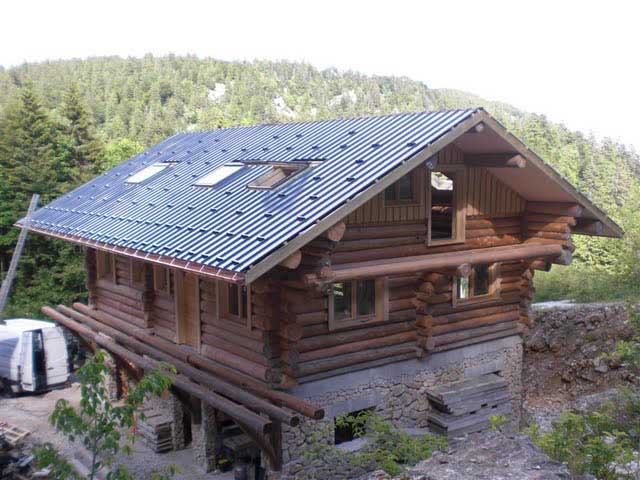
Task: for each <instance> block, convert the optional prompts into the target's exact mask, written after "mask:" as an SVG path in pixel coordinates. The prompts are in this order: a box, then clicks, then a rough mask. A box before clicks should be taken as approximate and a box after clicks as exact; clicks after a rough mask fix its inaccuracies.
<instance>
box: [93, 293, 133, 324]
mask: <svg viewBox="0 0 640 480" xmlns="http://www.w3.org/2000/svg"><path fill="white" fill-rule="evenodd" d="M95 301H96V302H97V303H98V304H101V305H106V306H108V307H110V308H112V309H114V310H117V311H118V312H120V313H122V314H123V315H127V316H128V317H133V318H138V319H140V322H142V323H141V324H144V322H145V320H144V305H143V304H142V303H140V304H138V305H137V306H132V305H127V304H126V303H124V302H122V301H119V300H117V299H114V298H110V297H106V296H104V295H102V294H99V295H97V296H96V298H95Z"/></svg>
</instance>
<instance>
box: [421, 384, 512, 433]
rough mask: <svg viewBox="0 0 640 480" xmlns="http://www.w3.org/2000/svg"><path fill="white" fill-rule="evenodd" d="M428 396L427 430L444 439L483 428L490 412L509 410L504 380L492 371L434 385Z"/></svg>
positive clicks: (489, 416) (488, 419)
mask: <svg viewBox="0 0 640 480" xmlns="http://www.w3.org/2000/svg"><path fill="white" fill-rule="evenodd" d="M427 397H428V399H429V403H430V404H431V406H432V408H433V409H432V410H431V411H430V412H429V413H428V419H429V429H431V430H432V431H434V432H435V433H438V434H441V435H444V436H446V437H447V438H454V437H458V436H461V435H464V434H467V433H473V432H479V431H482V430H484V429H486V428H487V427H488V426H489V424H490V423H491V416H492V415H508V414H510V413H511V396H510V394H509V390H508V388H507V382H506V380H505V379H503V378H502V377H500V376H498V375H496V374H493V373H491V374H488V375H483V376H481V377H475V378H470V379H467V380H463V381H461V382H455V383H450V384H447V385H442V386H438V387H435V388H433V389H431V390H429V391H427Z"/></svg>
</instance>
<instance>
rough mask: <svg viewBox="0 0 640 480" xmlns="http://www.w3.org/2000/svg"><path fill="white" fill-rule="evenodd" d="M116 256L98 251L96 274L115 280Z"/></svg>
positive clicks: (99, 276)
mask: <svg viewBox="0 0 640 480" xmlns="http://www.w3.org/2000/svg"><path fill="white" fill-rule="evenodd" d="M115 271H116V269H115V257H114V256H113V255H112V254H110V253H107V252H101V251H97V252H96V274H97V276H98V278H104V279H105V280H109V281H111V282H115Z"/></svg>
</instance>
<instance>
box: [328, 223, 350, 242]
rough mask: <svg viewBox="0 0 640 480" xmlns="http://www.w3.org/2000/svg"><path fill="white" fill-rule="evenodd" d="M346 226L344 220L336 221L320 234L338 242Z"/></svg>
mask: <svg viewBox="0 0 640 480" xmlns="http://www.w3.org/2000/svg"><path fill="white" fill-rule="evenodd" d="M346 229H347V226H346V224H345V223H344V222H338V223H336V224H335V225H334V226H333V227H331V228H329V229H328V230H327V231H325V232H324V233H323V234H322V236H323V237H326V238H328V239H329V240H331V241H332V242H339V241H340V240H342V237H343V236H344V232H345V230H346Z"/></svg>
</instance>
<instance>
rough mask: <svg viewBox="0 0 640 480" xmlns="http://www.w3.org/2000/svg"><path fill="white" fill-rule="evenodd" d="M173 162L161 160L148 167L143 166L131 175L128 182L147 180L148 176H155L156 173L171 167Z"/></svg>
mask: <svg viewBox="0 0 640 480" xmlns="http://www.w3.org/2000/svg"><path fill="white" fill-rule="evenodd" d="M171 165H172V164H171V163H166V162H159V163H154V164H153V165H150V166H148V167H147V168H143V169H142V170H140V171H139V172H137V173H134V174H133V175H131V176H130V177H129V178H128V179H127V181H126V183H141V182H144V181H145V180H147V179H148V178H151V177H153V176H154V175H155V174H157V173H160V172H161V171H163V170H164V169H165V168H167V167H170V166H171Z"/></svg>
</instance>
